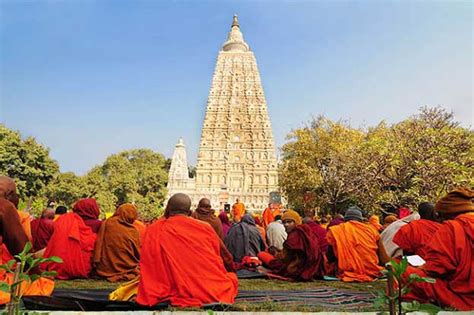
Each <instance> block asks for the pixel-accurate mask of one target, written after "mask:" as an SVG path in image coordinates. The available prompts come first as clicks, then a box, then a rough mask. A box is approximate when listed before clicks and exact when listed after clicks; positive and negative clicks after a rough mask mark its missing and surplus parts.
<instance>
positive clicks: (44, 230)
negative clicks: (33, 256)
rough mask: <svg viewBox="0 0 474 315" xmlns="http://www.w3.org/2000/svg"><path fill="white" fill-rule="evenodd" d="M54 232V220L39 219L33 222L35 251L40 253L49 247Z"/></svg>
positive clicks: (32, 234) (32, 230) (32, 233)
mask: <svg viewBox="0 0 474 315" xmlns="http://www.w3.org/2000/svg"><path fill="white" fill-rule="evenodd" d="M53 232H54V221H53V220H52V219H46V218H39V219H34V220H33V221H31V236H32V237H33V250H34V251H39V250H41V249H43V248H45V247H46V246H48V242H49V239H50V238H51V236H52V235H53Z"/></svg>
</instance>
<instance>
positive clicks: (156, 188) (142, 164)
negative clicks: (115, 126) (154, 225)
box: [85, 149, 168, 220]
mask: <svg viewBox="0 0 474 315" xmlns="http://www.w3.org/2000/svg"><path fill="white" fill-rule="evenodd" d="M166 167H167V161H166V159H165V158H164V157H163V155H161V154H159V153H156V152H153V151H152V150H148V149H136V150H129V151H124V152H120V153H118V154H114V155H111V156H109V157H108V158H107V159H106V161H105V162H104V164H103V165H101V166H98V167H95V168H94V169H92V170H91V171H90V172H89V173H88V174H87V175H86V176H85V183H86V191H87V194H88V196H90V197H95V198H96V199H97V201H98V203H99V205H100V207H101V210H102V211H103V212H114V210H115V207H116V206H117V205H118V204H121V203H124V202H134V203H135V204H137V206H138V208H139V212H140V216H141V217H142V218H143V219H145V220H151V219H154V218H156V217H157V216H159V215H160V213H161V212H162V207H163V201H164V199H165V197H166V182H167V180H168V172H167V169H166Z"/></svg>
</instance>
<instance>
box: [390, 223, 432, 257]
mask: <svg viewBox="0 0 474 315" xmlns="http://www.w3.org/2000/svg"><path fill="white" fill-rule="evenodd" d="M440 227H441V224H440V223H438V222H434V221H430V220H423V219H420V220H415V221H411V222H410V223H408V224H406V225H404V226H402V227H401V228H400V230H398V232H397V234H395V236H394V237H393V242H394V243H395V244H397V245H398V246H400V248H401V249H402V250H403V251H404V252H405V254H406V252H408V253H413V254H415V255H418V256H420V257H422V258H423V259H425V260H426V254H427V250H428V246H429V245H430V242H431V239H432V238H433V235H434V234H435V233H436V231H438V229H439V228H440Z"/></svg>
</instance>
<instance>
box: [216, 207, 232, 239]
mask: <svg viewBox="0 0 474 315" xmlns="http://www.w3.org/2000/svg"><path fill="white" fill-rule="evenodd" d="M218 218H219V220H220V221H221V223H222V233H223V234H224V238H225V237H226V235H227V233H228V232H229V230H230V228H231V227H232V223H231V222H230V220H229V216H228V215H227V212H225V211H221V213H219V217H218Z"/></svg>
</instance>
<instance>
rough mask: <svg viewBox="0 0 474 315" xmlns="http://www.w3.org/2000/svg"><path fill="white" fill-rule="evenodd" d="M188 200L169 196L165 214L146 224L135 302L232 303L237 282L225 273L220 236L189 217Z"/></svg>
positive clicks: (151, 304)
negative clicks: (147, 225)
mask: <svg viewBox="0 0 474 315" xmlns="http://www.w3.org/2000/svg"><path fill="white" fill-rule="evenodd" d="M190 208H191V199H190V198H189V197H188V196H187V195H185V194H181V193H178V194H175V195H173V196H172V197H171V198H170V199H169V201H168V204H167V206H166V209H165V214H164V217H163V218H161V219H159V220H158V221H156V222H155V223H153V224H152V225H150V226H149V227H148V230H147V233H146V236H145V240H144V243H143V246H142V255H141V259H140V283H139V286H138V295H137V299H136V301H137V303H139V304H141V305H146V306H153V305H156V304H158V303H161V302H165V301H169V302H170V303H171V305H172V306H180V307H186V306H196V307H199V306H202V305H204V304H210V303H226V304H232V303H234V300H235V297H236V295H237V288H238V280H237V276H236V275H235V273H232V272H227V271H226V268H225V266H224V263H223V261H222V258H221V256H220V245H219V238H218V237H216V233H215V231H214V230H213V229H212V227H211V226H210V225H209V224H208V223H205V222H201V221H198V220H195V219H193V218H190V217H189V216H190V215H191V210H190Z"/></svg>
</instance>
